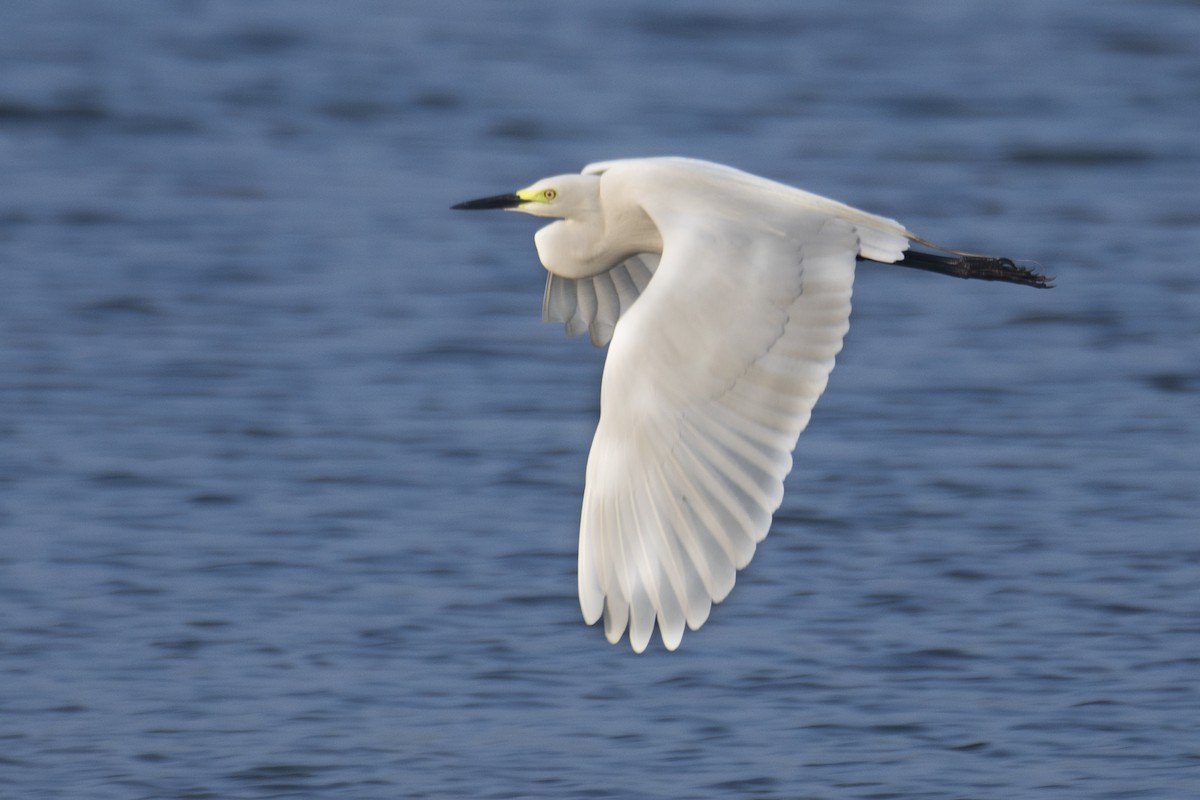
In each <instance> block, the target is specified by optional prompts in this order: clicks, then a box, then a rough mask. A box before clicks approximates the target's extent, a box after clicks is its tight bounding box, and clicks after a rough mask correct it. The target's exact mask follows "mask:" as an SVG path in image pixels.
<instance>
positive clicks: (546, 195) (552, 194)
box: [542, 189, 558, 200]
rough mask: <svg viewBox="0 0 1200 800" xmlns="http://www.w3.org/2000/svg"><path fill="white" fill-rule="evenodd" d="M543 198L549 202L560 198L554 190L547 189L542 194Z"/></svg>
mask: <svg viewBox="0 0 1200 800" xmlns="http://www.w3.org/2000/svg"><path fill="white" fill-rule="evenodd" d="M542 197H544V198H546V199H547V200H553V199H554V198H556V197H558V192H557V191H555V190H554V189H547V190H546V191H544V192H542Z"/></svg>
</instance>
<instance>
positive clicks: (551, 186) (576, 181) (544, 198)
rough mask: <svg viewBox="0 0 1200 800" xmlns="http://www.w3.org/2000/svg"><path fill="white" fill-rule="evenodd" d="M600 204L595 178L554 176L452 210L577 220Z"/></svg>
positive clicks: (471, 201)
mask: <svg viewBox="0 0 1200 800" xmlns="http://www.w3.org/2000/svg"><path fill="white" fill-rule="evenodd" d="M599 201H600V177H599V176H598V175H556V176H554V177H552V178H542V179H541V180H540V181H538V182H537V183H535V184H533V185H532V186H528V187H526V188H524V189H519V190H517V191H515V192H513V193H511V194H498V195H494V196H492V197H481V198H480V199H478V200H468V201H466V202H465V203H459V204H458V205H456V206H451V208H455V209H460V210H464V211H474V210H481V209H489V208H502V209H506V210H508V211H523V212H525V213H526V214H532V215H533V216H535V217H554V218H556V219H568V218H578V217H582V216H584V215H585V214H586V213H587V212H589V211H593V210H595V209H596V207H597V205H598V203H599Z"/></svg>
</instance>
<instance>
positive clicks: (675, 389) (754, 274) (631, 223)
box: [454, 158, 1051, 653]
mask: <svg viewBox="0 0 1200 800" xmlns="http://www.w3.org/2000/svg"><path fill="white" fill-rule="evenodd" d="M454 208H456V209H489V208H503V209H509V210H512V211H522V212H524V213H526V214H532V215H534V216H538V217H550V218H553V219H556V220H557V221H555V222H552V223H551V224H549V225H547V226H545V227H544V228H542V229H541V230H539V231H538V232H537V234H536V235H535V237H534V242H535V243H536V245H537V252H538V256H539V258H540V259H541V262H542V264H543V265H544V266H545V268H546V269H547V271H548V272H549V273H550V274H549V275H548V276H547V278H546V293H545V298H544V300H543V305H542V316H543V317H544V318H545V319H546V320H547V321H560V322H564V323H566V329H567V333H568V334H576V333H582V332H583V331H584V330H587V331H588V333H589V334H590V336H591V340H592V343H593V344H595V345H597V346H603V345H605V344H607V345H608V348H609V349H608V358H607V360H606V361H605V364H604V376H603V380H602V383H601V388H600V421H599V424H598V425H597V427H596V435H595V438H594V439H593V441H592V449H591V453H590V454H589V456H588V461H587V474H586V486H585V489H584V493H583V510H582V515H581V521H580V527H579V575H578V579H579V602H580V607H581V608H582V610H583V617H584V620H586V622H587V623H588V624H589V625H590V624H592V623H594V622H596V621H597V620H598V619H600V618H601V617H602V616H603V618H604V632H605V636H606V637H607V639H608V641H609V642H612V643H614V644H615V643H616V642H617V641H619V640H620V638H621V636H622V634H623V633H624V632H625V629H626V627H628V629H629V642H630V644H631V645H632V646H633V649H634V650H635V651H636V652H639V653H640V652H642V651H643V650H645V648H646V646H647V644H648V643H649V641H650V638H651V635H652V634H653V631H654V625H655V622H656V621H657V623H658V630H659V634H660V635H661V637H662V640H663V644H664V645H665V646H666V647H667V649H668V650H674V649H675V648H676V647H678V646H679V643H680V641H681V639H682V638H683V629H684V625H685V624H686V625H687V627H689V628H691V629H692V630H696V629H697V628H699V627H700V626H701V625H703V624H704V622H705V620H706V619H708V615H709V611H710V610H711V608H712V604H713V603H719V602H721V601H722V600H724V599H725V597H726V596H727V595H728V594H729V592H730V590H731V589H732V588H733V584H734V578H735V575H736V572H737V570H739V569H741V568H742V567H745V566H746V565H747V564H748V563H749V562H750V559H751V557H752V556H753V555H754V550H755V547H756V545H757V544H758V542H760V541H762V540H763V538H764V537H765V536H766V535H767V530H768V529H769V528H770V525H771V517H772V515H773V514H774V512H775V510H776V509H777V508H778V507H779V504H780V502H781V501H782V499H783V480H784V478H785V477H786V476H787V474H788V472H790V471H791V468H792V450H793V449H794V448H795V446H796V439H797V437H799V435H800V432H801V431H802V430H803V429H804V427H805V425H807V424H808V420H809V415H810V412H811V411H812V408H813V405H814V404H815V403H816V401H817V398H818V397H820V396H821V393H822V392H823V391H824V390H825V384H826V382H827V380H828V378H829V373H830V371H831V370H832V369H833V363H834V356H836V355H837V353H838V351H840V350H841V349H842V338H843V337H844V336H845V335H846V331H847V330H848V328H849V319H850V290H851V286H852V285H853V283H854V269H855V265H856V263H857V262H858V261H873V262H879V263H882V264H895V265H897V266H903V267H914V268H916V269H923V270H929V271H933V272H940V273H943V274H947V275H954V276H957V277H960V278H979V279H982V280H994V281H1007V282H1010V283H1017V284H1023V285H1026V286H1036V287H1042V288H1048V287H1049V286H1050V281H1051V279H1049V278H1046V277H1045V276H1043V275H1039V274H1037V273H1035V272H1033V271H1031V270H1029V269H1027V268H1025V267H1022V266H1018V265H1016V264H1014V263H1013V262H1012V261H1011V260H1009V259H1006V258H994V257H990V256H981V255H974V254H969V253H964V252H961V251H956V250H948V249H946V248H942V247H938V246H937V245H934V244H932V243H931V242H929V241H927V240H925V239H922V238H920V237H918V236H916V235H915V234H913V233H911V232H910V231H908V230H907V229H906V228H905V227H904V226H903V225H901V224H900V223H898V222H895V221H894V220H891V219H887V218H885V217H879V216H876V215H874V214H869V213H867V212H865V211H859V210H858V209H855V208H851V207H850V206H847V205H844V204H842V203H839V202H836V201H834V200H829V199H827V198H824V197H820V196H818V195H815V194H811V193H809V192H805V191H802V190H800V189H795V188H792V187H790V186H786V185H783V184H780V183H776V182H774V181H770V180H767V179H765V178H760V177H757V176H755V175H751V174H749V173H746V172H742V171H740V170H736V169H733V168H732V167H726V166H722V165H720V164H713V163H710V162H706V161H698V160H694V159H686V158H637V159H623V160H618V161H605V162H601V163H596V164H589V165H588V166H586V167H584V169H583V171H582V173H581V174H579V175H558V176H555V177H552V178H545V179H543V180H540V181H538V182H537V183H535V184H533V185H532V186H530V187H528V188H526V189H521V190H520V191H517V192H514V193H512V194H504V195H498V196H495V197H486V198H483V199H480V200H471V201H468V202H465V203H460V204H458V205H456V206H454ZM913 245H917V246H918V247H920V248H922V249H913Z"/></svg>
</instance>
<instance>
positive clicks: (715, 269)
mask: <svg viewBox="0 0 1200 800" xmlns="http://www.w3.org/2000/svg"><path fill="white" fill-rule="evenodd" d="M648 211H649V212H650V213H651V216H654V217H655V222H656V223H657V224H658V226H659V229H660V231H661V233H662V235H663V242H664V247H663V254H662V260H661V263H660V264H659V266H658V269H657V271H656V272H655V274H654V279H653V280H652V281H650V282H649V284H648V285H646V286H645V287H643V291H642V293H641V298H640V299H639V300H638V302H637V304H636V305H634V306H633V307H632V308H626V307H625V306H624V305H622V306H621V310H622V311H625V314H624V316H623V317H622V318H621V324H620V325H619V326H617V327H616V330H615V333H613V334H612V342H611V345H610V348H609V353H608V359H607V362H606V364H605V367H604V379H603V385H602V390H601V413H600V422H599V425H598V427H597V429H596V435H595V439H594V440H593V442H592V449H591V453H590V455H589V457H588V465H587V488H586V490H585V493H584V500H583V512H582V519H581V525H580V541H579V596H580V604H581V607H582V610H583V615H584V618H585V619H586V620H587V622H588V623H589V624H590V623H593V622H595V621H596V620H597V619H599V618H600V617H601V616H603V617H604V627H605V634H606V636H607V637H608V639H609V641H610V642H616V641H617V640H618V639H620V637H621V635H622V634H623V633H624V631H625V629H626V627H627V626H628V628H629V638H630V643H631V644H632V646H633V649H634V650H636V651H638V652H641V651H642V650H643V649H645V647H646V645H647V644H648V642H649V640H650V637H651V634H652V633H653V629H654V625H655V622H656V620H657V623H658V628H659V632H660V634H661V636H662V639H663V642H664V644H665V645H666V646H667V648H668V649H672V650H673V649H675V648H676V647H677V646H678V645H679V642H680V640H681V638H682V636H683V628H684V625H685V624H686V625H687V626H688V627H690V628H692V629H693V630H695V629H696V628H698V627H700V625H702V624H703V623H704V621H705V620H706V619H707V618H708V614H709V610H710V609H711V606H712V604H713V603H715V602H720V601H721V600H723V599H724V598H725V596H726V595H728V594H729V591H730V590H731V589H732V588H733V584H734V577H735V573H736V571H737V570H738V569H740V568H742V567H744V566H745V565H746V564H747V563H749V561H750V559H751V557H752V556H753V555H754V550H755V546H756V544H757V543H758V542H759V541H761V540H762V539H763V537H765V536H766V534H767V530H768V528H769V527H770V524H771V516H772V514H773V513H774V511H775V509H777V508H778V507H779V504H780V502H781V500H782V498H783V479H784V477H785V476H786V475H787V474H788V472H789V471H790V470H791V466H792V456H791V453H792V450H793V448H794V447H795V445H796V439H797V437H798V436H799V434H800V431H801V430H803V429H804V427H805V425H806V424H807V423H808V419H809V414H810V412H811V410H812V408H813V405H814V404H815V403H816V401H817V398H818V397H819V396H820V395H821V393H822V392H823V391H824V389H825V385H826V381H827V380H828V376H829V373H830V370H832V369H833V363H834V356H835V355H836V354H837V353H838V351H839V350H841V347H842V338H843V336H844V335H845V333H846V331H847V329H848V328H849V317H850V293H851V287H852V284H853V282H854V266H855V256H856V255H857V254H858V252H859V237H858V235H857V233H856V230H855V227H854V225H852V224H851V223H850V222H848V221H846V220H844V219H839V218H835V217H829V216H826V215H823V214H807V215H803V214H802V215H799V216H798V217H795V218H792V219H790V220H789V221H788V223H787V225H786V229H781V226H778V225H774V226H773V225H771V224H770V223H768V222H766V221H762V222H761V224H750V223H748V222H747V220H746V219H745V218H743V219H740V220H739V221H737V222H736V223H735V222H732V221H729V220H728V219H723V218H721V217H720V216H705V215H704V214H703V213H699V214H698V213H696V211H695V209H694V208H693V209H690V210H689V211H688V213H683V212H680V213H678V214H675V215H674V216H673V215H672V212H671V211H670V210H669V209H667V210H664V211H662V212H660V213H657V214H656V213H655V209H654V208H648ZM592 280H593V281H594V280H595V279H592ZM557 281H558V279H552V284H551V288H550V289H548V294H547V297H548V303H551V304H552V305H551V307H552V308H554V309H561V310H560V311H557V312H556V313H560V314H562V315H563V316H567V309H568V308H569V301H568V300H566V299H564V300H562V301H561V302H562V305H561V306H560V305H557V303H558V302H559V300H557V299H554V298H556V297H557V296H556V295H554V293H555V291H556V288H554V284H557ZM573 283H576V301H575V308H574V309H573V310H572V313H571V316H570V317H568V320H570V319H574V318H575V314H576V312H579V308H580V306H581V305H582V304H581V303H580V301H579V299H578V298H579V294H578V289H579V287H578V284H579V283H580V282H573ZM593 291H595V290H594V289H593ZM565 294H566V293H565V292H564V295H565ZM596 307H597V308H599V302H597V304H596ZM609 307H610V308H611V306H609ZM589 308H590V306H589ZM609 318H611V312H609V314H608V315H606V316H603V317H602V316H600V315H599V313H597V314H594V315H593V316H592V318H591V319H590V320H589V319H588V316H587V314H586V313H582V312H581V313H580V319H581V320H582V321H586V322H588V324H592V322H593V321H594V320H598V319H605V320H607V319H609ZM570 324H571V323H570V322H569V321H568V326H570ZM593 338H595V333H593Z"/></svg>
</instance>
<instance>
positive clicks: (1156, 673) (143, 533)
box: [0, 0, 1200, 800]
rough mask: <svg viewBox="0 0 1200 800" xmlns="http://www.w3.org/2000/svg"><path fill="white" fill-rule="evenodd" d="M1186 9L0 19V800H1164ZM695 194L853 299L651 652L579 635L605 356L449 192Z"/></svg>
mask: <svg viewBox="0 0 1200 800" xmlns="http://www.w3.org/2000/svg"><path fill="white" fill-rule="evenodd" d="M1198 29H1200V5H1197V3H1196V2H1194V1H1192V0H1178V1H1175V2H1172V1H1171V0H1147V1H1146V2H1119V1H1118V0H1010V2H1006V3H1003V4H997V3H983V2H962V3H956V4H948V3H945V2H940V1H939V2H928V1H926V2H914V3H905V4H895V3H886V2H880V1H879V0H867V2H859V3H844V2H840V0H839V1H836V2H835V0H815V2H807V3H792V2H782V1H781V0H743V2H739V3H737V4H729V3H724V2H711V1H709V0H705V1H702V2H690V3H687V4H648V3H643V2H634V0H605V2H598V1H596V2H593V1H591V0H588V1H586V2H584V1H582V0H581V1H580V2H570V3H537V2H524V1H518V0H514V1H513V2H505V3H472V2H462V1H461V0H440V1H439V2H437V3H418V2H403V1H401V2H382V0H379V1H375V0H351V2H345V3H326V2H315V1H314V0H287V2H284V1H283V0H262V1H261V2H255V3H240V2H232V0H161V1H160V2H153V3H149V2H145V3H120V4H118V3H95V2H87V1H86V0H45V2H38V3H6V4H4V6H3V9H0V186H2V187H3V188H2V191H0V796H4V797H14V798H18V797H19V798H41V797H64V798H65V797H70V798H77V799H81V800H82V799H87V798H97V799H99V798H105V799H107V798H257V797H306V798H311V797H330V798H333V797H336V798H339V800H344V799H345V798H384V797H387V798H393V797H414V798H418V797H430V798H463V797H475V798H508V797H538V798H562V797H614V798H626V797H628V798H634V797H637V798H676V797H678V798H724V797H738V798H751V797H753V798H1006V799H1008V800H1011V799H1012V798H1034V797H1037V798H1041V797H1056V798H1134V797H1147V798H1191V797H1194V796H1195V793H1196V790H1197V789H1196V787H1198V786H1200V722H1198V720H1200V714H1198V713H1197V712H1198V711H1200V694H1198V690H1197V685H1198V678H1200V538H1198V533H1197V530H1198V525H1197V517H1198V514H1197V487H1198V477H1200V422H1198V421H1197V420H1198V414H1197V412H1198V411H1200V404H1198V398H1200V360H1198V357H1197V334H1198V333H1200V271H1198V264H1197V253H1198V252H1200V194H1198V192H1197V186H1198V179H1197V176H1198V175H1200V136H1198V135H1197V129H1198V128H1200V38H1198V37H1197V36H1196V35H1195V34H1196V31H1197V30H1198ZM660 154H679V155H691V156H698V157H703V158H709V159H713V160H717V161H722V162H726V163H731V164H734V165H736V166H739V167H742V168H744V169H748V170H750V171H753V172H757V173H760V174H763V175H767V176H769V177H772V178H775V179H779V180H783V181H786V182H791V183H795V184H797V185H801V186H803V187H805V188H807V189H809V190H812V191H816V192H820V193H823V194H827V195H831V196H833V197H836V198H837V199H840V200H843V201H845V202H849V203H852V204H854V205H858V206H861V207H864V208H867V209H870V210H872V211H875V212H878V213H881V214H885V215H888V216H893V217H896V218H899V219H900V220H902V221H903V222H904V223H905V224H906V225H907V226H908V227H910V228H911V229H913V230H916V231H918V232H920V233H921V234H923V235H925V236H927V237H929V238H931V239H934V240H936V241H940V242H944V243H946V244H949V245H953V246H958V247H963V248H967V249H972V250H976V251H981V252H995V253H999V254H1003V255H1010V256H1013V257H1017V258H1028V259H1034V260H1036V261H1038V262H1039V263H1040V264H1041V265H1042V266H1043V267H1044V268H1045V270H1046V271H1048V272H1050V273H1052V274H1055V275H1057V276H1058V288H1056V289H1055V290H1054V291H1050V292H1037V291H1032V290H1027V289H1022V288H1019V287H1011V286H1004V285H996V284H983V283H965V282H961V281H953V280H950V279H946V278H942V277H938V276H931V275H925V274H921V273H912V272H910V271H908V270H887V269H884V268H878V267H871V266H869V265H868V266H864V267H862V268H861V269H860V272H859V279H858V282H857V286H856V293H855V317H854V321H853V327H852V329H851V332H850V335H849V338H848V340H847V344H846V349H845V351H844V352H843V354H842V355H841V357H840V358H839V365H838V369H837V370H835V372H834V374H833V379H832V381H831V383H830V387H829V390H828V392H827V393H826V395H825V397H824V399H823V400H822V402H821V403H820V404H819V405H818V407H817V411H816V414H815V416H814V419H813V422H812V425H811V427H810V428H809V430H808V431H807V432H806V433H805V434H804V435H803V436H802V437H801V440H800V445H799V448H798V450H797V453H796V469H795V471H794V472H793V474H792V475H791V477H790V478H789V480H788V494H787V497H786V499H785V500H784V504H783V507H782V508H781V509H780V512H779V514H778V515H777V518H776V521H775V525H774V528H773V531H772V534H771V535H770V536H769V537H768V538H767V540H766V541H765V542H764V543H763V544H762V545H761V546H760V548H759V551H758V555H757V557H756V558H755V560H754V562H753V563H752V565H751V566H750V568H749V569H748V570H746V571H745V572H743V573H742V574H741V575H740V576H739V581H738V587H737V589H736V590H735V591H734V593H733V594H732V596H731V597H730V599H729V600H728V601H727V602H725V603H724V604H722V605H721V606H719V607H717V608H716V609H715V610H714V613H713V615H712V618H711V620H710V621H709V623H708V624H707V625H706V626H705V628H704V629H703V630H702V631H700V632H699V633H695V634H690V635H688V636H687V637H686V638H685V640H684V645H683V647H682V649H681V650H680V651H678V652H676V653H673V654H668V653H666V652H664V651H663V650H662V649H661V647H660V646H659V645H658V643H657V642H655V643H654V645H653V646H652V648H651V650H650V651H648V652H647V653H646V654H645V655H643V656H640V657H639V656H634V655H633V654H632V653H631V652H629V650H628V647H627V645H625V644H622V645H621V646H619V647H610V646H609V645H607V644H605V643H604V641H603V636H602V633H601V631H600V630H599V629H597V628H589V627H586V626H585V625H583V623H582V622H581V620H580V616H579V611H578V606H577V602H576V600H575V597H574V591H575V579H574V567H575V536H576V523H577V515H578V506H579V501H580V494H581V487H582V480H583V465H584V460H585V458H586V451H587V447H588V445H589V443H590V437H591V432H592V428H593V426H594V423H595V417H596V413H597V398H598V391H599V386H598V381H599V373H600V369H601V364H602V359H603V352H602V351H599V350H596V349H593V348H591V347H590V346H589V345H588V344H587V343H586V341H583V340H567V339H565V338H564V337H563V333H562V330H561V327H559V326H554V325H546V324H544V323H542V322H541V321H540V319H539V310H540V304H541V291H542V283H543V273H542V270H541V268H540V267H539V266H538V264H537V261H536V257H535V254H534V251H533V246H532V241H531V234H532V232H533V230H534V228H535V227H536V224H533V223H531V221H529V220H525V219H518V218H516V217H514V216H512V215H502V214H496V215H486V216H485V215H479V216H472V217H470V218H467V217H466V216H465V215H457V214H452V213H450V212H449V211H448V210H447V209H448V206H449V205H450V204H451V203H453V202H456V201H459V200H463V199H466V198H470V197H476V196H480V195H486V194H492V193H498V192H503V191H510V190H512V189H514V188H516V187H519V186H524V185H526V184H528V183H530V182H532V181H533V180H535V179H536V178H539V177H541V176H544V175H549V174H554V173H558V172H563V171H573V170H576V169H578V168H579V167H581V166H582V165H583V164H585V163H587V162H589V161H593V160H600V159H604V158H612V157H622V156H634V155H660Z"/></svg>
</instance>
